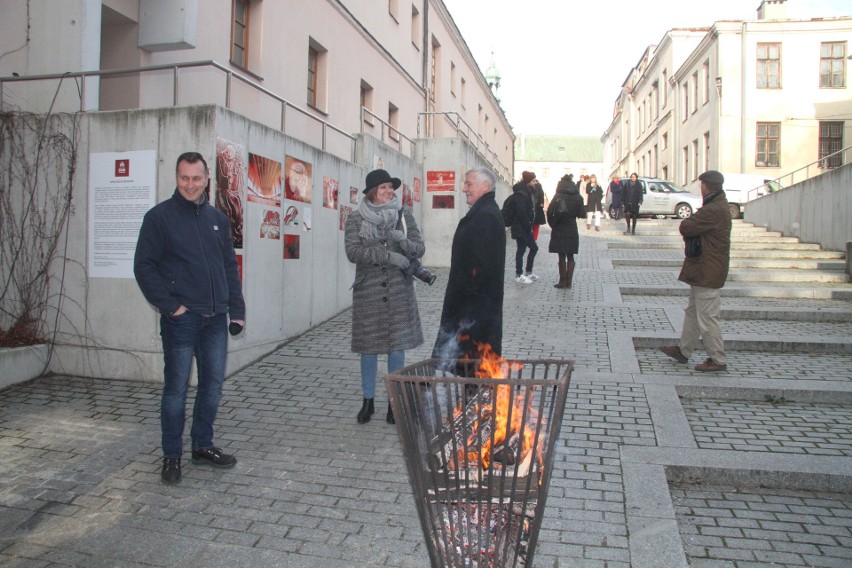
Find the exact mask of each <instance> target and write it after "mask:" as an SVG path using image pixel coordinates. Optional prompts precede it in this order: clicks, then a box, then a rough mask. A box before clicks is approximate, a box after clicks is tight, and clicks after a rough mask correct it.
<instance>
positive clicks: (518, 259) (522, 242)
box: [515, 231, 538, 276]
mask: <svg viewBox="0 0 852 568" xmlns="http://www.w3.org/2000/svg"><path fill="white" fill-rule="evenodd" d="M515 242H516V243H518V251H517V252H516V253H515V275H516V276H520V275H521V274H523V273H524V272H523V266H524V253H525V252H526V251H527V248H529V249H530V254H529V256H527V270H526V271H527V272H532V269H533V262H534V261H535V255H536V253H537V252H538V245H537V244H535V239H533V236H532V231H528V232H527V234H526V236H524V237H519V238H517V239H515Z"/></svg>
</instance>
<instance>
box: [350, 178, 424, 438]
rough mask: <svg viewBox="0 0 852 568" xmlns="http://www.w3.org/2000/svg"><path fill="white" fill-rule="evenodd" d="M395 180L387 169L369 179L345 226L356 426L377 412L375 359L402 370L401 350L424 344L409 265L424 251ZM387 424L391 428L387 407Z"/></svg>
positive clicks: (397, 179) (389, 371)
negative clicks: (356, 375)
mask: <svg viewBox="0 0 852 568" xmlns="http://www.w3.org/2000/svg"><path fill="white" fill-rule="evenodd" d="M400 183H401V182H400V180H399V178H394V177H391V176H390V174H389V173H388V172H386V171H385V170H373V171H371V172H370V173H369V174H367V180H366V183H365V186H366V187H365V189H364V191H363V193H364V194H365V197H364V199H362V200H361V203H360V204H359V205H358V209H357V210H356V211H353V212H352V214H350V215H349V218H348V219H347V221H346V233H345V234H346V237H345V238H346V257H347V258H348V259H349V261H350V262H353V263H355V283H354V284H352V351H353V352H355V353H360V354H361V391H362V392H363V395H364V402H363V404H362V406H361V410H360V411H359V412H358V423H359V424H364V423H366V422H369V421H370V417H371V416H372V415H373V413H374V412H375V406H374V404H373V397H374V395H375V391H376V375H377V372H378V355H379V354H380V353H387V355H388V373H392V372H394V371H396V370H397V369H400V368H401V367H403V366H404V365H405V350H406V349H412V348H414V347H417V346H418V345H420V344H421V343H423V330H422V329H421V327H420V313H419V311H418V309H417V298H416V297H415V295H414V282H413V277H412V276H411V275H410V274H407V273H406V272H405V271H407V270H408V268H409V262H410V261H411V260H414V259H418V258H420V257H422V256H423V253H424V252H425V251H426V247H425V245H424V244H423V239H422V238H421V237H420V230H419V229H418V228H417V223H416V222H415V220H414V214H413V213H412V212H411V210H410V209H408V208H405V207H403V206H402V203H401V201H400V200H399V197H397V196H396V195H395V194H394V190H395V189H397V188H398V187H399V186H400ZM387 421H388V423H390V424H393V423H394V418H393V412H391V407H390V404H388V413H387Z"/></svg>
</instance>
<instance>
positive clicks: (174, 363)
mask: <svg viewBox="0 0 852 568" xmlns="http://www.w3.org/2000/svg"><path fill="white" fill-rule="evenodd" d="M176 172H177V188H176V189H175V192H174V194H173V195H172V197H171V198H170V199H168V200H166V201H164V202H162V203H160V204H158V205H156V206H154V207H153V208H152V209H151V210H150V211H148V212H147V213H146V214H145V218H144V220H143V221H142V227H141V229H140V231H139V240H138V242H137V243H136V256H135V259H134V263H133V272H134V274H135V276H136V282H137V283H138V284H139V288H140V289H141V290H142V294H143V295H144V296H145V299H146V300H148V301H149V302H150V303H151V304H153V305H154V307H156V308H157V310H158V311H159V312H160V336H161V338H162V342H163V360H164V364H165V368H164V372H163V383H164V384H163V395H162V399H161V402H160V425H161V428H162V444H163V469H162V472H161V478H162V480H163V482H164V483H177V482H179V481H180V478H181V454H182V451H183V429H184V418H185V407H186V393H187V388H188V386H189V376H190V370H191V368H192V358H193V356H194V357H195V359H196V367H197V368H198V389H197V392H196V395H195V408H194V411H193V414H192V430H191V432H190V436H191V438H192V463H194V464H208V465H212V466H213V467H218V468H228V467H233V466H234V464H236V463H237V460H236V458H235V457H234V456H232V455H228V454H225V453H223V452H222V450H221V449H219V448H216V447H214V446H213V422H214V421H215V419H216V412H217V410H218V409H219V399H220V398H221V394H222V383H223V382H224V380H225V363H226V360H227V356H228V331H229V330H230V332H231V333H232V334H233V335H236V334H238V333H240V331H242V329H243V327H244V326H245V313H246V306H245V301H244V300H243V293H242V290H241V288H240V278H239V273H238V269H237V259H236V255H235V254H234V246H233V243H232V241H231V229H230V227H229V226H228V218H227V217H226V216H225V214H224V213H222V212H221V211H219V210H218V209H215V208H214V207H212V206H211V205H210V204H209V203H208V201H207V196H206V194H205V189H206V188H207V184H208V182H209V180H210V172H209V170H208V168H207V162H205V161H204V157H203V156H201V154H198V153H197V152H187V153H185V154H181V155H180V157H178V160H177V166H176ZM229 316H230V319H231V323H230V328H229V325H228V317H229Z"/></svg>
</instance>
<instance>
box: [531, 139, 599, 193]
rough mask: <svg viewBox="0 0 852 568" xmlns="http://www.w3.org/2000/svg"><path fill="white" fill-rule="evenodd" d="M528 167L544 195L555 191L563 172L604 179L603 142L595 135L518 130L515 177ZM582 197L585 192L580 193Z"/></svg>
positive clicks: (576, 178) (575, 177)
mask: <svg viewBox="0 0 852 568" xmlns="http://www.w3.org/2000/svg"><path fill="white" fill-rule="evenodd" d="M523 171H531V172H533V173H535V175H536V178H537V179H538V181H539V182H540V183H541V187H542V189H543V190H544V193H545V195H546V196H547V199H548V200H549V199H551V198H552V197H553V194H554V193H555V192H556V184H557V183H559V180H560V179H562V176H564V175H567V174H574V181H575V182H576V181H579V176H581V175H582V176H585V175H592V174H594V175H595V176H597V178H598V182H599V183H600V184H601V186H603V187H606V183H604V181H605V179H606V178H604V177H603V175H604V162H603V145H602V144H601V141H600V140H598V139H597V138H595V137H594V136H550V135H525V134H520V135H518V137H517V138H516V139H515V178H514V179H515V180H520V179H521V172H523ZM583 197H584V198H585V196H583Z"/></svg>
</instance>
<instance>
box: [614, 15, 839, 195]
mask: <svg viewBox="0 0 852 568" xmlns="http://www.w3.org/2000/svg"><path fill="white" fill-rule="evenodd" d="M783 8H784V2H783V1H779V0H773V1H771V2H764V3H762V4H761V7H760V10H759V11H758V16H759V17H758V19H757V20H754V21H720V22H716V23H715V24H714V25H713V26H711V27H710V28H709V29H707V30H706V31H705V30H692V31H684V30H672V31H670V32H668V33H667V34H666V36H665V37H664V39H663V41H661V42H660V44H659V46H652V47H651V48H649V50H648V52H646V58H643V61H642V64H640V65H638V66H637V67H636V68H634V69H632V70H631V72H630V74H629V75H628V80H627V82H626V84H625V88H624V89H623V90H622V91H623V92H622V93H620V94H619V95H618V97H617V102H616V112H615V113H614V118H613V121H612V123H611V124H610V125H609V127H608V129H607V131H606V132H605V133H604V135H603V137H602V140H603V142H604V145H605V152H606V162H607V167H608V169H609V172H610V173H622V174H623V172H625V171H637V172H639V173H640V175H656V176H658V177H662V178H665V179H669V180H672V181H674V182H676V183H677V184H679V185H682V186H684V187H687V188H688V189H691V190H693V191H697V189H698V175H699V174H700V173H701V172H703V171H705V170H708V169H716V170H720V171H722V172H728V173H748V174H760V175H762V176H763V177H765V178H778V177H781V176H782V175H784V174H786V173H788V172H791V171H793V170H796V169H798V168H802V167H804V166H806V165H808V164H811V163H813V162H816V161H817V160H820V159H822V158H823V157H825V156H826V155H828V154H830V153H831V152H833V151H837V150H840V149H841V148H843V147H845V146H848V145H849V141H850V139H852V138H850V137H852V96H850V90H849V79H848V76H847V67H848V59H847V58H848V56H849V43H850V41H851V40H852V17H830V18H813V19H807V20H804V19H787V18H786V17H785V16H786V14H785V12H784V11H783ZM645 59H647V63H645ZM820 165H821V166H822V168H811V170H810V171H812V172H813V173H819V172H820V171H825V169H827V168H830V167H836V166H838V165H841V161H840V159H839V157H838V158H835V159H833V160H832V161H831V162H829V161H826V162H825V163H822V164H820Z"/></svg>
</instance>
